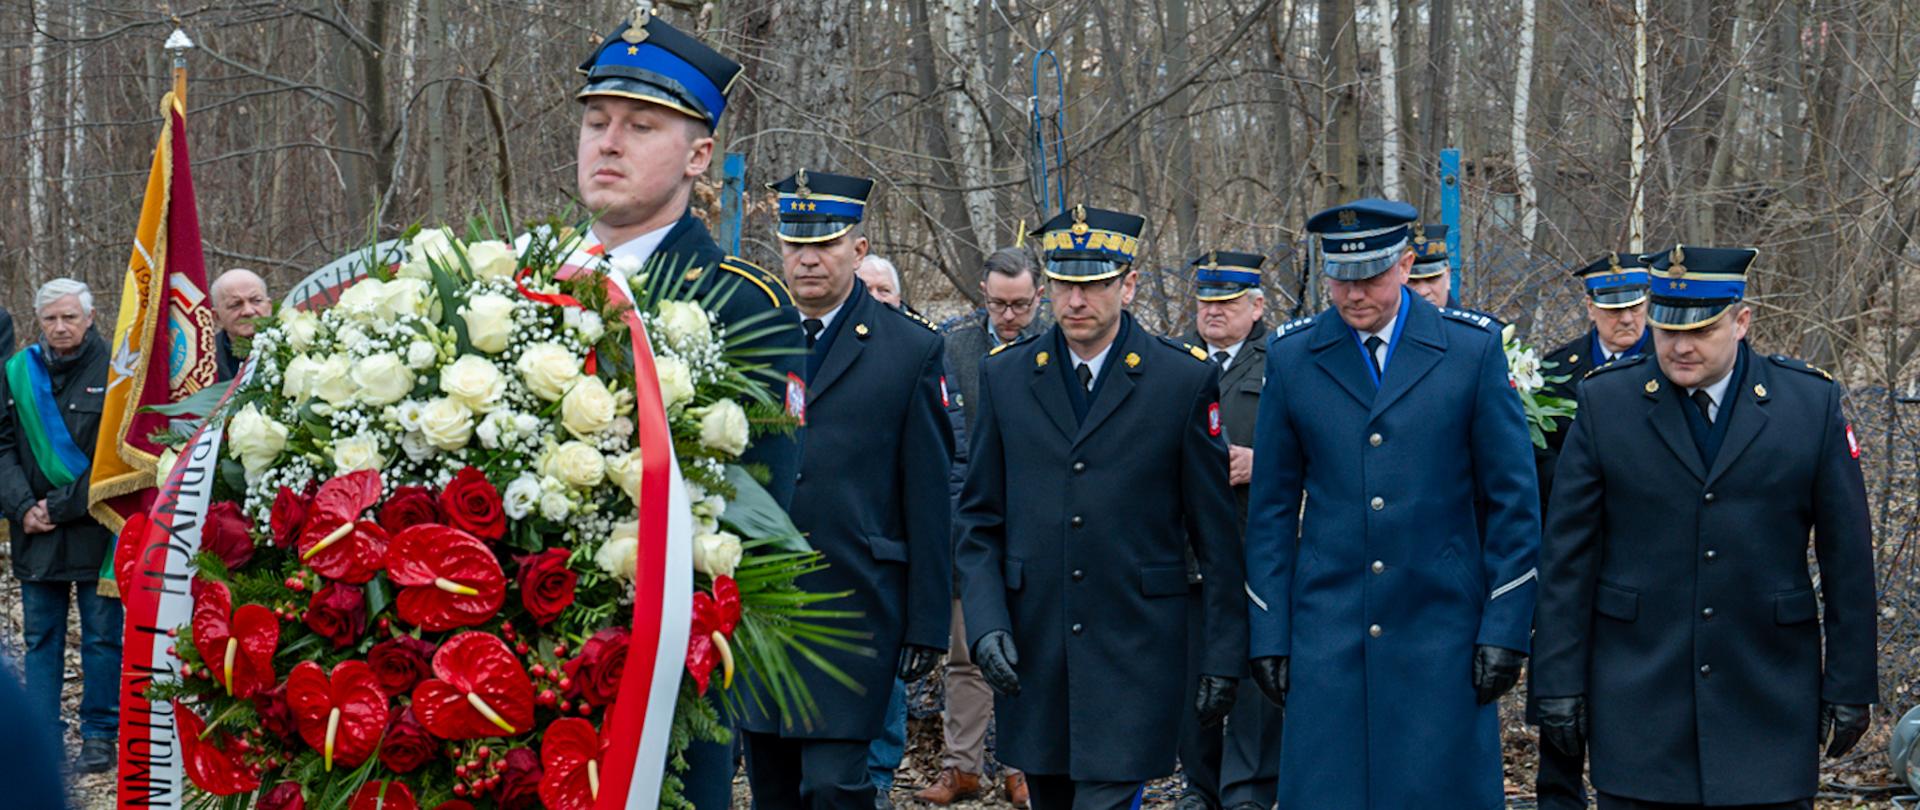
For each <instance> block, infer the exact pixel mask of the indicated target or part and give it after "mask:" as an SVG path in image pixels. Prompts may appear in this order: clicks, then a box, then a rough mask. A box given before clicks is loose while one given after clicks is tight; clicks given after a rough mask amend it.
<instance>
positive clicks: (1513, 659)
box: [1473, 644, 1527, 706]
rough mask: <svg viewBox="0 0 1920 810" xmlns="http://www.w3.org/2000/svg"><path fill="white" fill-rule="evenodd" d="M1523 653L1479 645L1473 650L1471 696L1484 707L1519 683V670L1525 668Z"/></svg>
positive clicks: (1525, 658) (1525, 660)
mask: <svg viewBox="0 0 1920 810" xmlns="http://www.w3.org/2000/svg"><path fill="white" fill-rule="evenodd" d="M1526 663H1527V656H1526V655H1525V654H1524V653H1520V652H1516V651H1514V650H1509V649H1507V648H1505V647H1492V646H1488V645H1485V644H1481V645H1479V646H1476V647H1474V648H1473V696H1474V699H1475V700H1478V701H1480V705H1482V706H1485V705H1487V704H1489V703H1492V702H1494V701H1496V700H1499V699H1500V696H1501V695H1504V694H1506V693H1507V690H1509V689H1512V688H1513V685H1514V684H1516V683H1519V682H1520V670H1521V669H1522V668H1523V667H1525V666H1526Z"/></svg>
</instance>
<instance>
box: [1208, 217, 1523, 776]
mask: <svg viewBox="0 0 1920 810" xmlns="http://www.w3.org/2000/svg"><path fill="white" fill-rule="evenodd" d="M1416 217H1417V212H1416V211H1415V210H1414V208H1413V206H1410V205H1407V204H1405V203H1398V202H1388V201H1384V200H1360V201H1358V202H1354V203H1350V204H1347V205H1342V206H1338V207H1335V208H1332V209H1329V210H1326V211H1323V212H1321V213H1319V214H1317V215H1315V216H1314V217H1313V219H1311V220H1309V221H1308V223H1307V228H1308V230H1310V231H1312V232H1314V233H1315V234H1317V235H1318V236H1319V238H1320V239H1321V245H1322V248H1323V254H1324V255H1325V256H1326V262H1325V265H1324V267H1323V271H1324V272H1325V274H1326V276H1327V278H1328V282H1327V288H1328V297H1329V298H1330V299H1331V301H1332V303H1333V306H1332V307H1331V308H1329V309H1327V310H1326V311H1324V312H1321V313H1319V314H1318V315H1314V316H1311V317H1307V318H1301V319H1299V320H1296V321H1293V322H1290V323H1287V324H1285V325H1283V326H1281V327H1280V328H1279V329H1276V330H1275V331H1274V335H1273V337H1272V338H1271V339H1270V340H1269V342H1268V345H1267V370H1266V385H1265V388H1264V390H1263V391H1262V393H1261V395H1260V415H1259V420H1258V427H1257V430H1256V432H1255V438H1254V456H1253V457H1254V469H1253V491H1252V496H1251V503H1250V510H1249V515H1248V522H1247V523H1248V526H1247V536H1246V556H1247V592H1248V601H1249V606H1248V609H1249V612H1250V621H1249V623H1248V625H1249V647H1250V657H1251V659H1252V662H1251V664H1252V666H1251V669H1252V674H1253V678H1254V680H1255V682H1256V683H1257V684H1258V685H1259V686H1260V688H1261V690H1262V691H1263V692H1265V693H1266V694H1267V696H1268V697H1269V698H1270V699H1272V700H1273V701H1274V702H1276V703H1280V704H1281V705H1282V706H1283V707H1284V708H1285V709H1286V714H1285V719H1286V723H1285V732H1284V737H1283V741H1282V743H1281V746H1280V749H1281V754H1280V795H1279V805H1280V806H1281V807H1301V808H1308V807H1310V808H1314V810H1350V809H1351V810H1357V809H1358V808H1372V809H1373V810H1403V809H1404V808H1414V807H1422V808H1424V807H1432V808H1448V810H1491V809H1492V808H1498V807H1501V806H1502V803H1503V795H1502V794H1503V791H1502V779H1501V766H1500V729H1499V718H1498V712H1497V709H1496V707H1495V706H1494V705H1493V704H1494V701H1495V700H1496V699H1498V698H1499V697H1500V695H1501V694H1502V693H1504V692H1506V691H1507V690H1508V689H1511V688H1512V687H1513V685H1514V683H1515V682H1516V681H1517V680H1518V679H1519V676H1520V670H1521V668H1522V665H1523V663H1524V662H1525V659H1526V654H1527V649H1528V632H1529V630H1530V627H1531V625H1532V622H1533V606H1534V591H1535V587H1536V585H1535V576H1536V574H1535V569H1534V564H1535V557H1536V555H1537V554H1538V551H1539V545H1540V500H1539V494H1538V484H1537V482H1536V481H1535V478H1534V466H1533V451H1532V445H1531V443H1530V442H1529V440H1528V438H1527V427H1526V421H1525V417H1524V416H1523V414H1522V412H1521V409H1520V402H1519V399H1518V397H1516V396H1515V395H1514V392H1513V390H1512V389H1511V388H1510V387H1509V385H1508V381H1507V363H1506V355H1505V353H1504V352H1503V351H1502V349H1501V344H1500V334H1499V331H1498V329H1497V327H1496V326H1494V324H1493V323H1492V322H1491V320H1490V319H1488V318H1487V317H1486V316H1484V315H1479V314H1476V313H1471V312H1466V311H1463V310H1456V309H1443V308H1437V307H1434V306H1433V305H1431V304H1429V303H1427V302H1426V301H1425V300H1423V299H1421V298H1420V296H1418V295H1415V294H1414V293H1413V292H1411V291H1409V290H1407V289H1405V288H1404V286H1403V285H1405V283H1406V279H1407V272H1408V268H1409V267H1410V266H1411V265H1412V263H1413V258H1414V257H1413V253H1412V251H1411V250H1410V249H1409V241H1410V239H1409V227H1408V226H1409V225H1411V224H1412V223H1413V221H1414V220H1415V218H1416ZM1303 495H1304V496H1305V503H1304V506H1303V504H1302V496H1303ZM1476 502H1480V503H1482V504H1484V508H1485V509H1486V515H1485V520H1484V523H1482V522H1481V521H1480V520H1478V519H1476V508H1475V504H1476ZM1483 525H1484V527H1485V528H1484V529H1482V528H1481V527H1482V526H1483Z"/></svg>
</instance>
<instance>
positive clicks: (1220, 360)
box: [1213, 349, 1233, 370]
mask: <svg viewBox="0 0 1920 810" xmlns="http://www.w3.org/2000/svg"><path fill="white" fill-rule="evenodd" d="M1231 362H1233V355H1231V354H1227V353H1226V351H1225V350H1224V349H1223V350H1221V351H1217V352H1214V353H1213V364H1214V365H1217V366H1219V367H1220V368H1221V369H1222V370H1225V369H1226V367H1227V364H1228V363H1231Z"/></svg>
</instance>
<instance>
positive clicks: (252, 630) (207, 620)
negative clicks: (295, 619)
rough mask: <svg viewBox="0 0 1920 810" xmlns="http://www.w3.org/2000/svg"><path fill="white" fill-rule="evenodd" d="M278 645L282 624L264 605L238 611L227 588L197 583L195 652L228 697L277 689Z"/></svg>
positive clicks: (216, 584)
mask: <svg viewBox="0 0 1920 810" xmlns="http://www.w3.org/2000/svg"><path fill="white" fill-rule="evenodd" d="M279 645H280V622H279V621H278V620H276V619H275V618H274V617H273V611H271V610H268V609H266V608H265V607H263V606H261V605H241V606H240V609H239V610H234V609H233V594H232V593H231V592H229V591H228V590H227V586H225V585H222V584H220V583H218V582H213V581H210V580H205V579H195V580H194V581H193V646H194V649H196V650H199V651H200V657H201V658H202V659H204V660H205V661H206V662H207V671H208V672H210V673H212V675H213V679H214V681H215V682H217V683H219V684H220V685H222V686H225V687H226V688H227V694H229V695H233V696H235V697H252V696H253V695H255V694H258V693H260V692H264V691H266V690H268V689H271V688H273V681H274V678H273V651H274V649H275V648H276V647H278V646H279Z"/></svg>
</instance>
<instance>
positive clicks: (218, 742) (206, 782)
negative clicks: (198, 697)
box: [173, 700, 260, 796]
mask: <svg viewBox="0 0 1920 810" xmlns="http://www.w3.org/2000/svg"><path fill="white" fill-rule="evenodd" d="M173 717H174V723H176V724H177V725H178V728H179V734H180V752H181V754H182V759H183V760H184V761H185V764H186V768H187V777H188V778H190V779H192V780H193V784H194V785H195V786H196V787H198V788H200V789H201V790H204V791H206V792H208V793H211V794H213V795H215V796H232V795H234V794H236V793H246V792H249V791H253V790H258V789H259V788H260V772H259V771H256V770H254V769H253V768H252V767H250V766H248V765H247V764H246V761H245V760H243V759H241V757H240V754H239V752H238V749H237V748H235V747H234V739H233V735H231V734H228V733H226V732H225V731H220V732H218V733H215V734H212V735H209V734H208V733H207V721H205V720H202V719H200V715H197V714H194V713H193V710H192V709H189V708H187V707H186V704H183V703H181V702H180V701H177V700H176V701H174V702H173ZM230 748H234V752H233V753H229V752H228V749H230Z"/></svg>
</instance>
